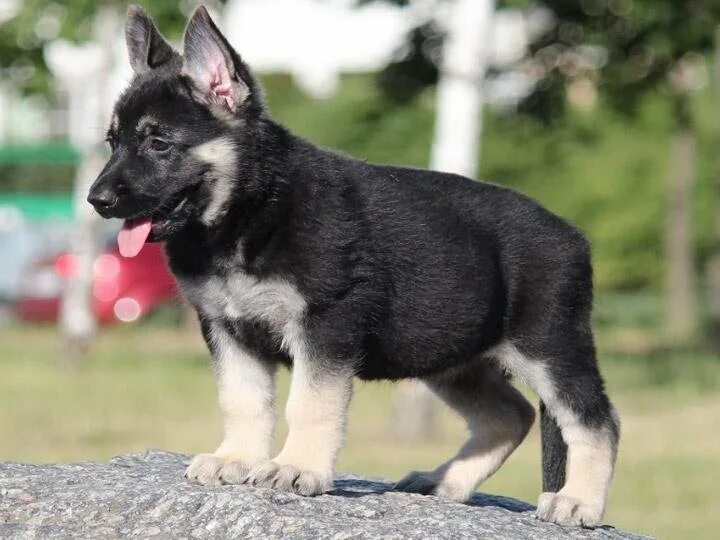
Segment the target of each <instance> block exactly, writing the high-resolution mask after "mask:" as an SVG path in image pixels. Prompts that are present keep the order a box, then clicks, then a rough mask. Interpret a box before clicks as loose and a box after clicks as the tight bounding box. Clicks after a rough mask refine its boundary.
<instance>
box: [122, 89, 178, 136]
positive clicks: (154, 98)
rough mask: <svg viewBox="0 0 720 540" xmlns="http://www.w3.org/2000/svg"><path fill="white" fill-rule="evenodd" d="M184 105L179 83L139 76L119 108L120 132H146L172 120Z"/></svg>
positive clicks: (125, 94)
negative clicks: (151, 127)
mask: <svg viewBox="0 0 720 540" xmlns="http://www.w3.org/2000/svg"><path fill="white" fill-rule="evenodd" d="M184 101H185V100H184V99H182V94H181V91H180V89H179V88H178V85H177V84H176V83H175V81H172V80H169V79H161V80H153V79H152V78H148V77H140V76H138V77H136V78H135V80H133V82H132V84H131V85H130V87H129V88H128V89H127V90H126V91H125V92H124V93H123V95H122V96H121V97H120V99H119V100H118V102H117V104H116V105H115V115H114V116H115V117H116V118H117V121H116V124H115V125H116V127H117V129H120V130H141V131H142V130H145V129H147V128H148V127H149V126H151V125H152V124H155V125H157V124H159V123H160V122H161V121H168V120H170V119H172V118H173V116H175V113H173V111H179V110H182V109H183V108H184V107H183V105H185V103H184ZM111 125H112V124H111Z"/></svg>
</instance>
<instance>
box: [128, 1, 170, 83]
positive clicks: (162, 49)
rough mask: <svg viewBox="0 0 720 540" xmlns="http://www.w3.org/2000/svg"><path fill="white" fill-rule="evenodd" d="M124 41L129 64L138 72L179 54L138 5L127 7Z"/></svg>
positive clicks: (167, 60)
mask: <svg viewBox="0 0 720 540" xmlns="http://www.w3.org/2000/svg"><path fill="white" fill-rule="evenodd" d="M125 42H126V43H127V49H128V56H129V57H130V65H131V66H132V68H133V71H135V73H138V74H140V73H145V72H147V71H150V70H151V69H153V68H156V67H158V66H161V65H162V64H165V63H167V62H169V61H170V60H172V59H173V58H174V57H177V56H179V55H178V53H176V52H175V51H174V50H173V48H172V47H171V46H170V45H169V44H168V42H167V41H165V38H163V37H162V36H161V35H160V32H158V30H157V28H155V25H154V24H153V22H152V19H150V16H149V15H148V14H147V13H146V11H145V10H144V9H143V8H141V7H140V6H136V5H132V6H130V7H129V8H128V11H127V22H126V23H125Z"/></svg>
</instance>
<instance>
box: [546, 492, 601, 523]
mask: <svg viewBox="0 0 720 540" xmlns="http://www.w3.org/2000/svg"><path fill="white" fill-rule="evenodd" d="M603 510H604V508H603V505H602V504H597V503H594V504H593V503H587V502H585V501H582V500H581V499H579V498H577V497H573V496H570V495H564V494H563V493H562V492H559V493H550V492H547V493H543V494H541V495H540V498H539V499H538V505H537V511H536V514H537V516H538V517H539V518H540V519H542V520H544V521H552V522H553V523H557V524H558V525H564V526H569V527H595V526H597V525H599V524H600V520H601V519H602V516H603Z"/></svg>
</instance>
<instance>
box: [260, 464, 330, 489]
mask: <svg viewBox="0 0 720 540" xmlns="http://www.w3.org/2000/svg"><path fill="white" fill-rule="evenodd" d="M247 483H248V484H252V485H254V486H257V487H266V488H274V489H279V490H282V491H291V492H293V493H297V494H298V495H304V496H306V497H312V496H315V495H320V494H321V493H324V492H326V491H330V489H332V473H331V472H319V471H303V470H301V469H299V468H297V467H295V466H293V465H280V464H278V463H275V462H274V461H266V462H264V463H261V464H259V465H256V466H255V467H253V468H252V469H251V471H250V474H249V477H248V480H247Z"/></svg>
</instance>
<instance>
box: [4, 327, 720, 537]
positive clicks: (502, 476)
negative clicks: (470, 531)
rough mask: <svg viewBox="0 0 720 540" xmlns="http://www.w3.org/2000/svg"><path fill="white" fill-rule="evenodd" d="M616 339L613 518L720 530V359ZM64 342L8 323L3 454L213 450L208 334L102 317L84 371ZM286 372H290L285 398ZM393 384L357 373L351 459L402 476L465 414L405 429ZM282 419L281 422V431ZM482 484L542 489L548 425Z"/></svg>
mask: <svg viewBox="0 0 720 540" xmlns="http://www.w3.org/2000/svg"><path fill="white" fill-rule="evenodd" d="M606 349H608V348H607V347H604V346H601V356H602V368H603V372H604V374H605V376H606V378H607V382H608V387H609V391H610V393H611V396H612V398H613V399H614V401H615V402H616V404H617V406H618V408H619V410H620V413H621V416H622V421H623V438H622V445H621V449H620V456H619V462H618V467H617V472H616V481H615V484H614V488H613V493H612V497H611V502H610V507H609V512H608V515H607V517H606V519H607V521H608V522H609V523H611V524H613V525H615V526H617V527H622V528H625V529H629V530H633V531H638V532H644V533H648V534H653V535H657V536H658V537H661V538H668V539H672V538H678V539H680V538H682V539H686V538H712V537H714V532H715V531H717V530H718V529H720V513H719V512H717V508H718V506H720V490H718V488H717V487H718V485H720V392H718V390H720V362H718V360H717V359H716V358H714V357H712V356H711V355H709V354H701V353H694V354H692V353H672V354H671V353H665V354H653V355H650V354H633V355H631V356H630V355H627V354H619V353H617V352H615V353H613V352H609V351H608V350H606ZM59 350H60V349H59V340H58V338H57V334H56V330H55V329H53V328H50V327H31V328H28V327H17V326H11V327H5V328H2V329H0V351H1V352H0V459H2V460H18V461H25V462H56V461H71V460H107V459H108V458H110V457H111V456H113V455H115V454H118V453H124V452H133V451H142V450H144V449H146V448H148V447H156V448H164V449H168V450H173V451H179V452H187V453H194V452H201V451H209V450H212V449H213V448H214V445H215V444H216V443H217V442H218V440H219V437H220V418H219V413H218V410H217V406H216V400H215V386H214V381H213V377H212V372H211V369H210V367H209V364H208V355H207V353H206V352H205V349H204V345H203V344H202V342H201V340H200V339H199V336H198V335H196V333H194V332H182V331H178V330H176V329H172V328H167V327H162V326H159V325H152V324H151V325H146V326H141V327H134V328H130V327H120V328H113V329H108V330H103V332H101V335H100V337H99V338H98V340H97V342H96V344H95V345H94V347H93V349H92V351H91V353H90V357H89V359H88V362H87V364H86V366H85V367H83V368H82V369H81V370H79V371H77V372H72V371H67V370H63V369H61V368H60V367H59V366H58V363H57V358H58V352H59ZM287 379H288V378H287V373H285V372H282V373H281V376H280V388H281V395H280V399H278V403H279V405H282V403H283V402H284V399H282V398H283V396H284V393H285V391H286V388H287ZM392 388H393V387H392V385H390V384H388V383H373V384H363V383H359V382H358V383H357V384H356V387H355V398H354V400H353V404H352V408H351V412H350V420H349V433H348V440H347V445H346V447H345V449H344V450H343V452H342V453H341V457H340V462H339V466H338V468H339V470H341V471H352V472H356V473H362V474H367V475H376V476H384V477H387V478H390V479H398V478H400V477H401V476H402V475H404V474H405V473H406V472H407V471H409V470H411V469H424V468H431V467H434V466H435V465H437V464H438V463H439V462H440V460H442V459H444V458H446V457H447V456H449V455H451V454H452V453H453V452H454V451H455V450H456V449H457V447H458V446H459V445H460V443H461V442H462V440H463V436H464V434H463V431H464V428H463V426H462V424H461V422H460V421H459V420H458V419H457V418H456V417H454V415H453V414H452V413H450V412H449V411H447V410H445V409H444V408H442V409H441V410H440V412H439V420H440V422H439V424H440V432H439V434H438V437H437V438H436V440H434V441H433V442H427V443H421V444H417V443H405V442H400V441H398V440H396V439H395V438H394V437H393V436H392V433H391V417H392V415H391V414H390V411H391V402H392ZM533 400H534V398H533ZM279 416H280V417H282V415H279ZM283 432H284V426H283V425H282V421H281V422H280V431H279V435H278V437H277V438H278V439H280V440H281V439H282V433H283ZM481 489H482V490H483V491H487V492H490V493H501V494H504V495H510V496H514V497H517V498H520V499H523V500H527V501H530V502H534V501H535V499H536V497H537V495H538V493H539V492H540V464H539V440H538V433H537V430H536V429H535V430H534V431H533V432H532V434H531V436H530V437H529V438H528V440H527V441H526V442H525V443H524V444H523V445H522V446H521V448H520V449H518V451H517V452H516V453H515V454H514V455H513V456H512V457H511V458H510V460H509V461H508V463H507V464H506V466H505V467H503V468H502V469H501V470H500V471H499V472H498V473H497V475H496V476H495V477H493V478H492V479H490V480H489V481H488V482H487V483H486V484H484V485H483V486H482V487H481Z"/></svg>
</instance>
